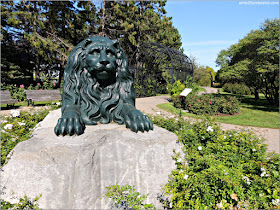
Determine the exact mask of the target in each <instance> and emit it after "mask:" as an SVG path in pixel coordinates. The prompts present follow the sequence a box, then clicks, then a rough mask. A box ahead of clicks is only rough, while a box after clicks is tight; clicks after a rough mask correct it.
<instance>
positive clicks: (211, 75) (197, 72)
mask: <svg viewBox="0 0 280 210" xmlns="http://www.w3.org/2000/svg"><path fill="white" fill-rule="evenodd" d="M193 80H194V82H195V83H197V84H198V85H200V86H211V85H212V82H213V81H214V80H215V72H214V69H213V68H211V67H209V66H197V67H196V68H195V69H194V74H193Z"/></svg>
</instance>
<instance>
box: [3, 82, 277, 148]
mask: <svg viewBox="0 0 280 210" xmlns="http://www.w3.org/2000/svg"><path fill="white" fill-rule="evenodd" d="M204 88H205V90H206V93H213V92H214V91H217V89H215V88H211V87H204ZM204 93H205V92H204ZM168 99H169V96H167V95H162V96H153V97H147V98H137V99H136V108H137V109H139V110H141V111H142V112H144V113H146V114H152V115H156V114H163V115H167V116H172V114H171V113H169V112H166V111H164V110H161V109H159V108H158V107H157V105H158V104H162V103H167V102H168ZM42 108H44V106H35V109H42ZM17 109H20V110H30V109H31V110H34V108H32V107H18V108H17ZM10 112H11V110H1V115H9V114H10ZM189 119H191V118H189ZM192 120H193V119H192ZM220 125H221V127H222V128H223V129H224V130H230V129H237V130H252V131H253V132H255V133H256V134H257V135H260V136H262V137H264V138H265V139H266V141H265V143H266V144H267V145H268V150H269V151H275V152H277V153H280V151H279V150H280V147H279V144H280V141H279V139H280V133H279V129H271V128H258V127H251V126H239V125H232V124H225V123H220Z"/></svg>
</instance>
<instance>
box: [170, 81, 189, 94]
mask: <svg viewBox="0 0 280 210" xmlns="http://www.w3.org/2000/svg"><path fill="white" fill-rule="evenodd" d="M185 88H186V87H185V85H184V84H181V82H180V81H179V80H177V81H176V82H174V84H173V86H172V90H171V95H179V94H180V93H181V92H182V91H183V90H184V89H185Z"/></svg>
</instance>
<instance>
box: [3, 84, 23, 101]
mask: <svg viewBox="0 0 280 210" xmlns="http://www.w3.org/2000/svg"><path fill="white" fill-rule="evenodd" d="M1 90H9V91H10V93H11V98H13V99H17V100H18V101H25V100H26V94H25V92H24V85H23V84H21V85H19V86H18V85H17V84H14V85H5V83H1Z"/></svg>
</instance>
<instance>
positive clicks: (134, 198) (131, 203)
mask: <svg viewBox="0 0 280 210" xmlns="http://www.w3.org/2000/svg"><path fill="white" fill-rule="evenodd" d="M106 189H107V191H106V192H105V196H106V197H108V198H111V199H112V200H113V202H114V205H115V207H117V208H118V209H119V208H123V209H128V208H132V209H155V207H154V205H153V204H144V201H145V200H146V199H147V197H148V194H147V195H142V196H141V195H140V193H139V192H136V191H135V187H134V186H130V185H124V186H120V185H118V183H117V184H116V185H109V186H108V187H106Z"/></svg>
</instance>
